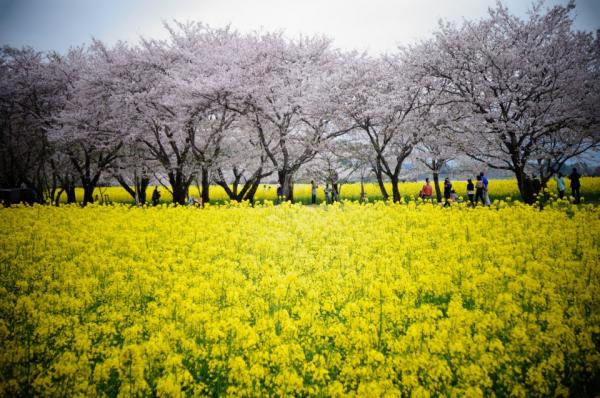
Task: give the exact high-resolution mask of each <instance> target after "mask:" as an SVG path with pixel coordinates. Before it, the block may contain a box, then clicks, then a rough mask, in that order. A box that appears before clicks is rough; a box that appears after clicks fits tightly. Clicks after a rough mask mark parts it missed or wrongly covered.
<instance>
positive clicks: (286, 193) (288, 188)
mask: <svg viewBox="0 0 600 398" xmlns="http://www.w3.org/2000/svg"><path fill="white" fill-rule="evenodd" d="M278 176H279V187H280V188H281V196H282V197H283V200H285V201H290V202H292V203H293V202H294V184H293V183H292V174H291V173H290V172H289V171H288V170H282V171H279V172H278Z"/></svg>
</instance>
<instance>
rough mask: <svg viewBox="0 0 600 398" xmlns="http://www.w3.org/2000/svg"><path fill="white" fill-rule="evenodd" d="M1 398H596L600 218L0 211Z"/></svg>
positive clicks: (326, 209)
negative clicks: (177, 397)
mask: <svg viewBox="0 0 600 398" xmlns="http://www.w3.org/2000/svg"><path fill="white" fill-rule="evenodd" d="M0 230H1V231H2V234H1V235H0V396H25V395H27V396H65V395H78V396H148V395H156V396H182V395H185V396H222V395H225V396H334V397H335V396H340V397H341V396H389V397H394V396H414V397H427V396H448V397H459V396H498V397H500V396H516V397H534V396H586V395H587V396H591V395H593V393H594V392H593V391H592V390H591V389H592V388H593V386H594V382H595V381H596V382H597V380H598V377H599V376H600V352H599V347H600V260H599V259H600V256H599V249H600V210H599V209H598V208H597V207H594V206H592V205H580V206H574V205H572V204H570V203H569V202H568V201H559V202H556V203H552V204H550V205H548V206H546V207H545V209H544V210H542V211H540V209H539V208H536V207H532V206H526V205H522V204H520V203H506V202H496V203H495V204H494V205H493V206H492V207H491V208H487V207H486V208H483V207H481V208H475V209H471V208H468V207H467V206H465V205H464V204H459V205H453V206H451V207H448V208H443V207H441V206H435V205H432V204H421V203H416V202H411V203H409V204H408V205H406V204H391V203H385V202H376V203H371V204H367V205H359V204H357V203H352V202H344V203H342V204H335V205H331V206H318V207H310V206H302V205H289V204H287V203H286V204H283V205H280V206H273V205H272V204H271V203H270V202H267V203H266V204H265V205H261V206H257V207H250V206H248V205H247V204H231V205H228V206H208V207H207V208H205V209H199V208H194V207H181V206H179V207H173V206H164V205H163V206H159V207H134V206H125V205H115V206H98V205H91V206H87V207H85V208H81V207H79V206H62V207H49V206H37V205H36V206H33V207H24V206H16V207H12V208H7V209H0Z"/></svg>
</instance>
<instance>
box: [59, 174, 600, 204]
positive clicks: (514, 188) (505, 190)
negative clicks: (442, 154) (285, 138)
mask: <svg viewBox="0 0 600 398" xmlns="http://www.w3.org/2000/svg"><path fill="white" fill-rule="evenodd" d="M423 184H424V182H423V181H418V182H403V183H400V184H399V190H400V194H401V195H402V197H403V198H414V197H417V196H418V195H419V191H420V190H421V188H422V187H423ZM431 184H433V182H431ZM566 184H567V195H569V194H570V193H571V190H570V189H569V182H568V179H567V181H566ZM452 186H453V188H454V189H455V190H456V192H457V194H458V195H460V196H463V197H466V194H467V182H466V181H452ZM386 189H387V192H388V194H390V195H391V194H392V187H391V184H389V183H388V184H386ZM440 189H441V190H442V191H443V189H444V182H443V180H442V181H440ZM153 190H154V187H149V188H148V189H147V191H146V197H147V199H148V201H150V198H151V197H152V191H153ZM364 190H365V198H366V199H367V200H368V201H375V200H381V199H382V196H381V190H380V189H379V185H377V183H365V184H364ZM159 191H160V193H161V199H160V200H161V202H164V203H170V202H172V196H171V194H170V193H169V191H168V190H167V189H166V188H164V187H159ZM548 191H549V192H553V193H557V191H556V182H555V181H554V180H551V181H550V182H549V183H548ZM189 194H190V195H191V196H193V197H195V198H200V193H199V189H198V187H197V186H195V185H192V186H190V189H189ZM581 194H582V196H583V197H584V198H585V199H586V200H587V201H590V202H598V201H600V177H583V178H582V179H581ZM94 195H98V201H102V199H105V200H106V201H109V202H118V203H132V202H133V199H132V197H131V195H129V194H128V193H127V191H125V190H124V189H123V188H121V187H118V186H115V187H99V188H96V190H95V191H94ZM489 195H490V198H491V199H492V200H494V199H505V198H507V197H510V198H512V199H513V200H517V199H519V198H520V195H519V188H518V185H517V181H516V180H490V192H489ZM76 196H77V200H78V201H79V202H81V201H83V189H81V188H78V189H77V190H76ZM340 196H341V198H342V199H346V200H359V199H360V197H361V187H360V184H359V183H348V184H341V186H340ZM210 199H211V202H213V203H215V202H216V203H224V202H228V201H229V198H228V197H227V194H226V193H225V191H224V190H223V188H221V187H220V186H216V185H213V186H211V187H210ZM255 199H256V200H257V201H259V202H262V201H265V200H270V201H275V200H276V199H277V185H275V184H262V185H260V187H259V188H258V190H257V192H256V197H255ZM294 200H295V201H297V202H302V203H304V204H309V203H310V201H311V185H310V184H302V183H299V184H295V185H294ZM61 201H62V202H65V201H66V195H62V196H61ZM317 201H318V202H319V203H320V202H323V201H325V186H324V185H323V184H320V185H318V188H317Z"/></svg>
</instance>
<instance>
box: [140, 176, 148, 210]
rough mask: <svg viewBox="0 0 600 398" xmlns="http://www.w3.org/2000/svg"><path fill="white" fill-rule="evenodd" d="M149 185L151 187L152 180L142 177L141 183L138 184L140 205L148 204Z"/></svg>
mask: <svg viewBox="0 0 600 398" xmlns="http://www.w3.org/2000/svg"><path fill="white" fill-rule="evenodd" d="M148 185H150V178H148V177H142V178H141V179H140V183H139V184H138V196H139V200H140V204H143V205H144V204H146V190H147V189H148Z"/></svg>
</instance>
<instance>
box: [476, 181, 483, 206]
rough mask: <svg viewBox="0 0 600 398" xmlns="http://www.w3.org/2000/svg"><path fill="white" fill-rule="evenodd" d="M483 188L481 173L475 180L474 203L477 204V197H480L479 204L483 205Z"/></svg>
mask: <svg viewBox="0 0 600 398" xmlns="http://www.w3.org/2000/svg"><path fill="white" fill-rule="evenodd" d="M483 189H484V186H483V179H482V178H481V175H478V176H477V182H476V183H475V204H477V203H478V202H479V199H481V204H482V205H485V200H484V199H483Z"/></svg>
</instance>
